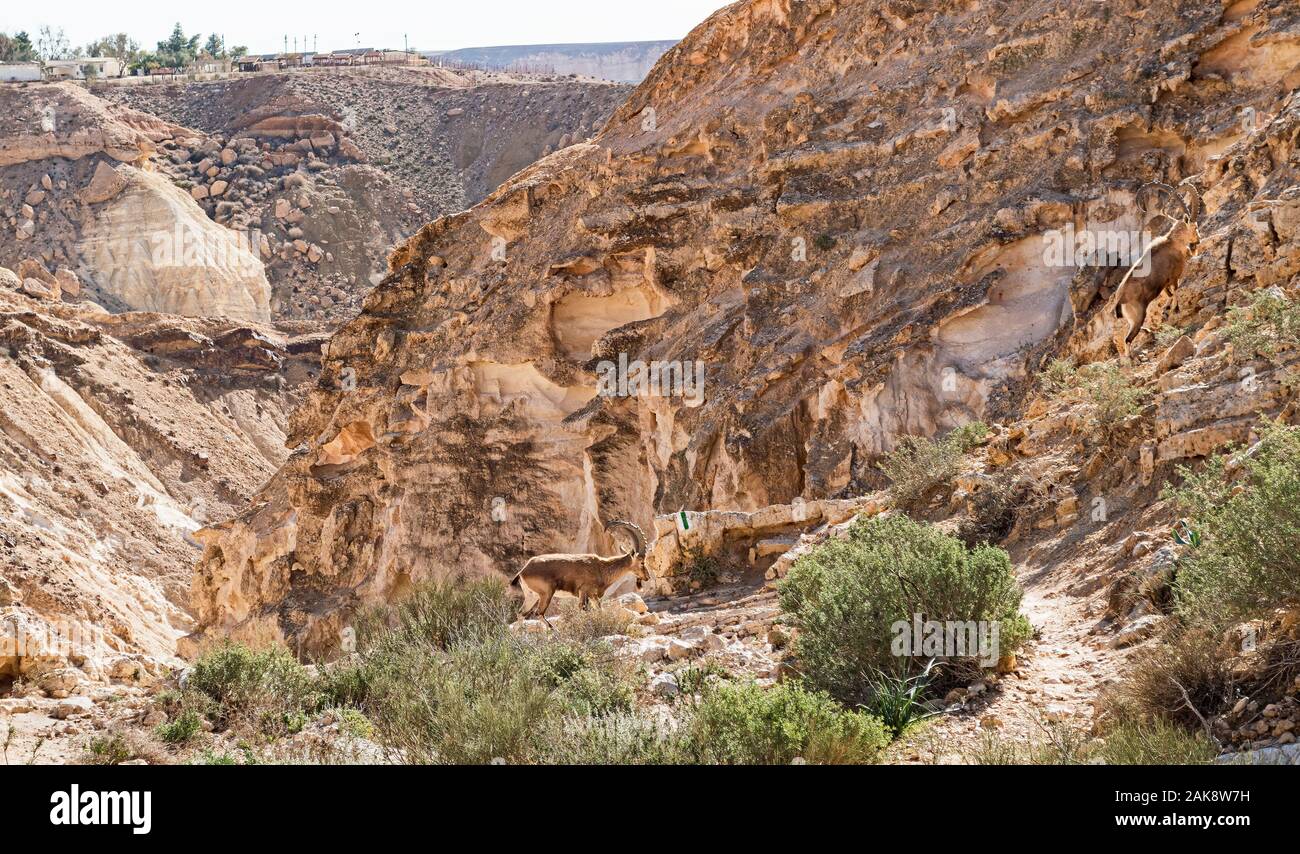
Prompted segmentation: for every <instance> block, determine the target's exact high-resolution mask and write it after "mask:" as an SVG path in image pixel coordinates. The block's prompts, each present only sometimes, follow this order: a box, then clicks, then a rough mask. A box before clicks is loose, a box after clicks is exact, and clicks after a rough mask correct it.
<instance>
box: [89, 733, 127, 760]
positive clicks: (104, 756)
mask: <svg viewBox="0 0 1300 854" xmlns="http://www.w3.org/2000/svg"><path fill="white" fill-rule="evenodd" d="M131 756H132V750H131V746H130V745H129V744H128V743H127V741H126V738H125V737H123V736H122V734H121V733H116V732H114V733H109V734H107V735H103V736H97V737H95V738H92V739H91V740H90V744H89V745H88V746H87V747H86V756H85V758H84V762H85V764H87V765H121V764H122V763H123V762H125V761H127V760H128V759H130V758H131Z"/></svg>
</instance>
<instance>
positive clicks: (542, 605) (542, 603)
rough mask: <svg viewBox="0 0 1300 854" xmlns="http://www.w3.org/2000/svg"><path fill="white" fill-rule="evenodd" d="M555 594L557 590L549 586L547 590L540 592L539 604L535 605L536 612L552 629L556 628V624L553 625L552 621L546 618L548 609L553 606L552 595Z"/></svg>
mask: <svg viewBox="0 0 1300 854" xmlns="http://www.w3.org/2000/svg"><path fill="white" fill-rule="evenodd" d="M554 595H555V590H554V589H553V588H549V587H548V588H547V589H546V590H543V591H542V592H541V593H539V594H538V596H537V604H535V605H533V611H534V613H535V614H536V615H537V616H538V617H539V618H541V621H542V622H543V623H545V624H546V626H547V628H549V629H552V630H554V628H555V626H552V625H551V621H550V620H548V619H546V609H547V608H549V607H551V597H552V596H554Z"/></svg>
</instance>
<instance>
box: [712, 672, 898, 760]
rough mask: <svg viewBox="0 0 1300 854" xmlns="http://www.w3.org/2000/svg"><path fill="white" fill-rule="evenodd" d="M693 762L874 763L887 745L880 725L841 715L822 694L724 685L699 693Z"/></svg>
mask: <svg viewBox="0 0 1300 854" xmlns="http://www.w3.org/2000/svg"><path fill="white" fill-rule="evenodd" d="M688 733H689V734H688V743H689V749H690V752H691V755H692V757H693V759H694V760H695V761H698V762H708V763H719V764H725V765H781V764H789V763H790V762H791V761H793V760H795V759H796V758H801V759H803V760H804V761H806V762H809V763H813V764H835V765H862V764H868V763H872V762H875V761H876V759H877V757H878V755H879V753H880V751H881V750H882V749H883V748H884V747H885V746H886V745H887V744H888V743H889V736H888V735H887V734H886V732H885V726H884V724H882V723H881V722H880V720H879V719H878V718H875V717H872V716H871V715H868V714H865V713H863V712H852V711H847V710H845V709H844V708H842V707H841V706H840V705H839V704H837V703H836V702H835V701H834V700H832V699H831V698H830V697H829V696H827V695H826V694H823V693H820V692H814V691H808V690H805V689H804V688H802V687H801V686H799V685H798V684H797V683H794V682H782V683H780V684H778V685H776V686H773V687H771V688H761V687H759V686H757V685H755V684H753V683H744V684H736V683H725V684H721V685H718V686H716V687H713V688H711V689H709V690H708V691H706V692H705V694H704V697H703V699H702V700H701V702H700V704H699V705H698V706H697V707H696V709H695V711H694V714H693V716H692V718H691V722H690V727H689V730H688Z"/></svg>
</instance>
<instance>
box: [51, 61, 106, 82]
mask: <svg viewBox="0 0 1300 854" xmlns="http://www.w3.org/2000/svg"><path fill="white" fill-rule="evenodd" d="M122 71H123V65H122V60H120V59H117V58H115V57H112V56H81V57H77V58H76V59H51V60H50V61H49V62H47V63H45V75H46V76H47V77H49V78H51V79H54V80H84V79H86V78H87V77H92V78H97V77H121V76H122Z"/></svg>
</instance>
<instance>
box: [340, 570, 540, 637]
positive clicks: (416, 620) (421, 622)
mask: <svg viewBox="0 0 1300 854" xmlns="http://www.w3.org/2000/svg"><path fill="white" fill-rule="evenodd" d="M518 613H519V603H518V602H517V601H516V599H515V597H514V596H512V595H511V593H510V589H509V588H508V587H507V585H506V583H505V581H503V580H502V579H501V578H499V577H497V576H487V577H483V578H473V579H463V578H457V579H448V580H445V581H437V582H432V583H429V584H420V585H417V586H416V587H415V589H413V590H412V591H411V593H410V594H409V595H408V596H407V597H406V598H405V599H403V600H402V601H401V603H400V604H398V605H395V606H391V607H384V608H379V609H375V610H371V611H368V612H366V613H365V614H363V615H362V616H361V617H360V619H359V620H358V621H357V623H358V625H357V635H358V643H359V645H360V646H361V647H362V648H364V647H366V646H368V645H371V644H373V643H375V642H378V641H380V640H381V639H382V641H383V642H385V643H397V644H404V643H415V644H418V645H421V646H427V647H431V648H435V649H449V648H450V647H451V646H452V645H454V644H455V643H456V642H457V641H458V640H460V639H462V638H474V637H478V636H480V635H481V634H483V633H484V632H488V633H491V632H494V631H497V630H499V629H501V628H503V627H504V626H506V625H507V624H509V623H510V622H512V621H513V620H514V619H515V618H516V617H517V616H518Z"/></svg>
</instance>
